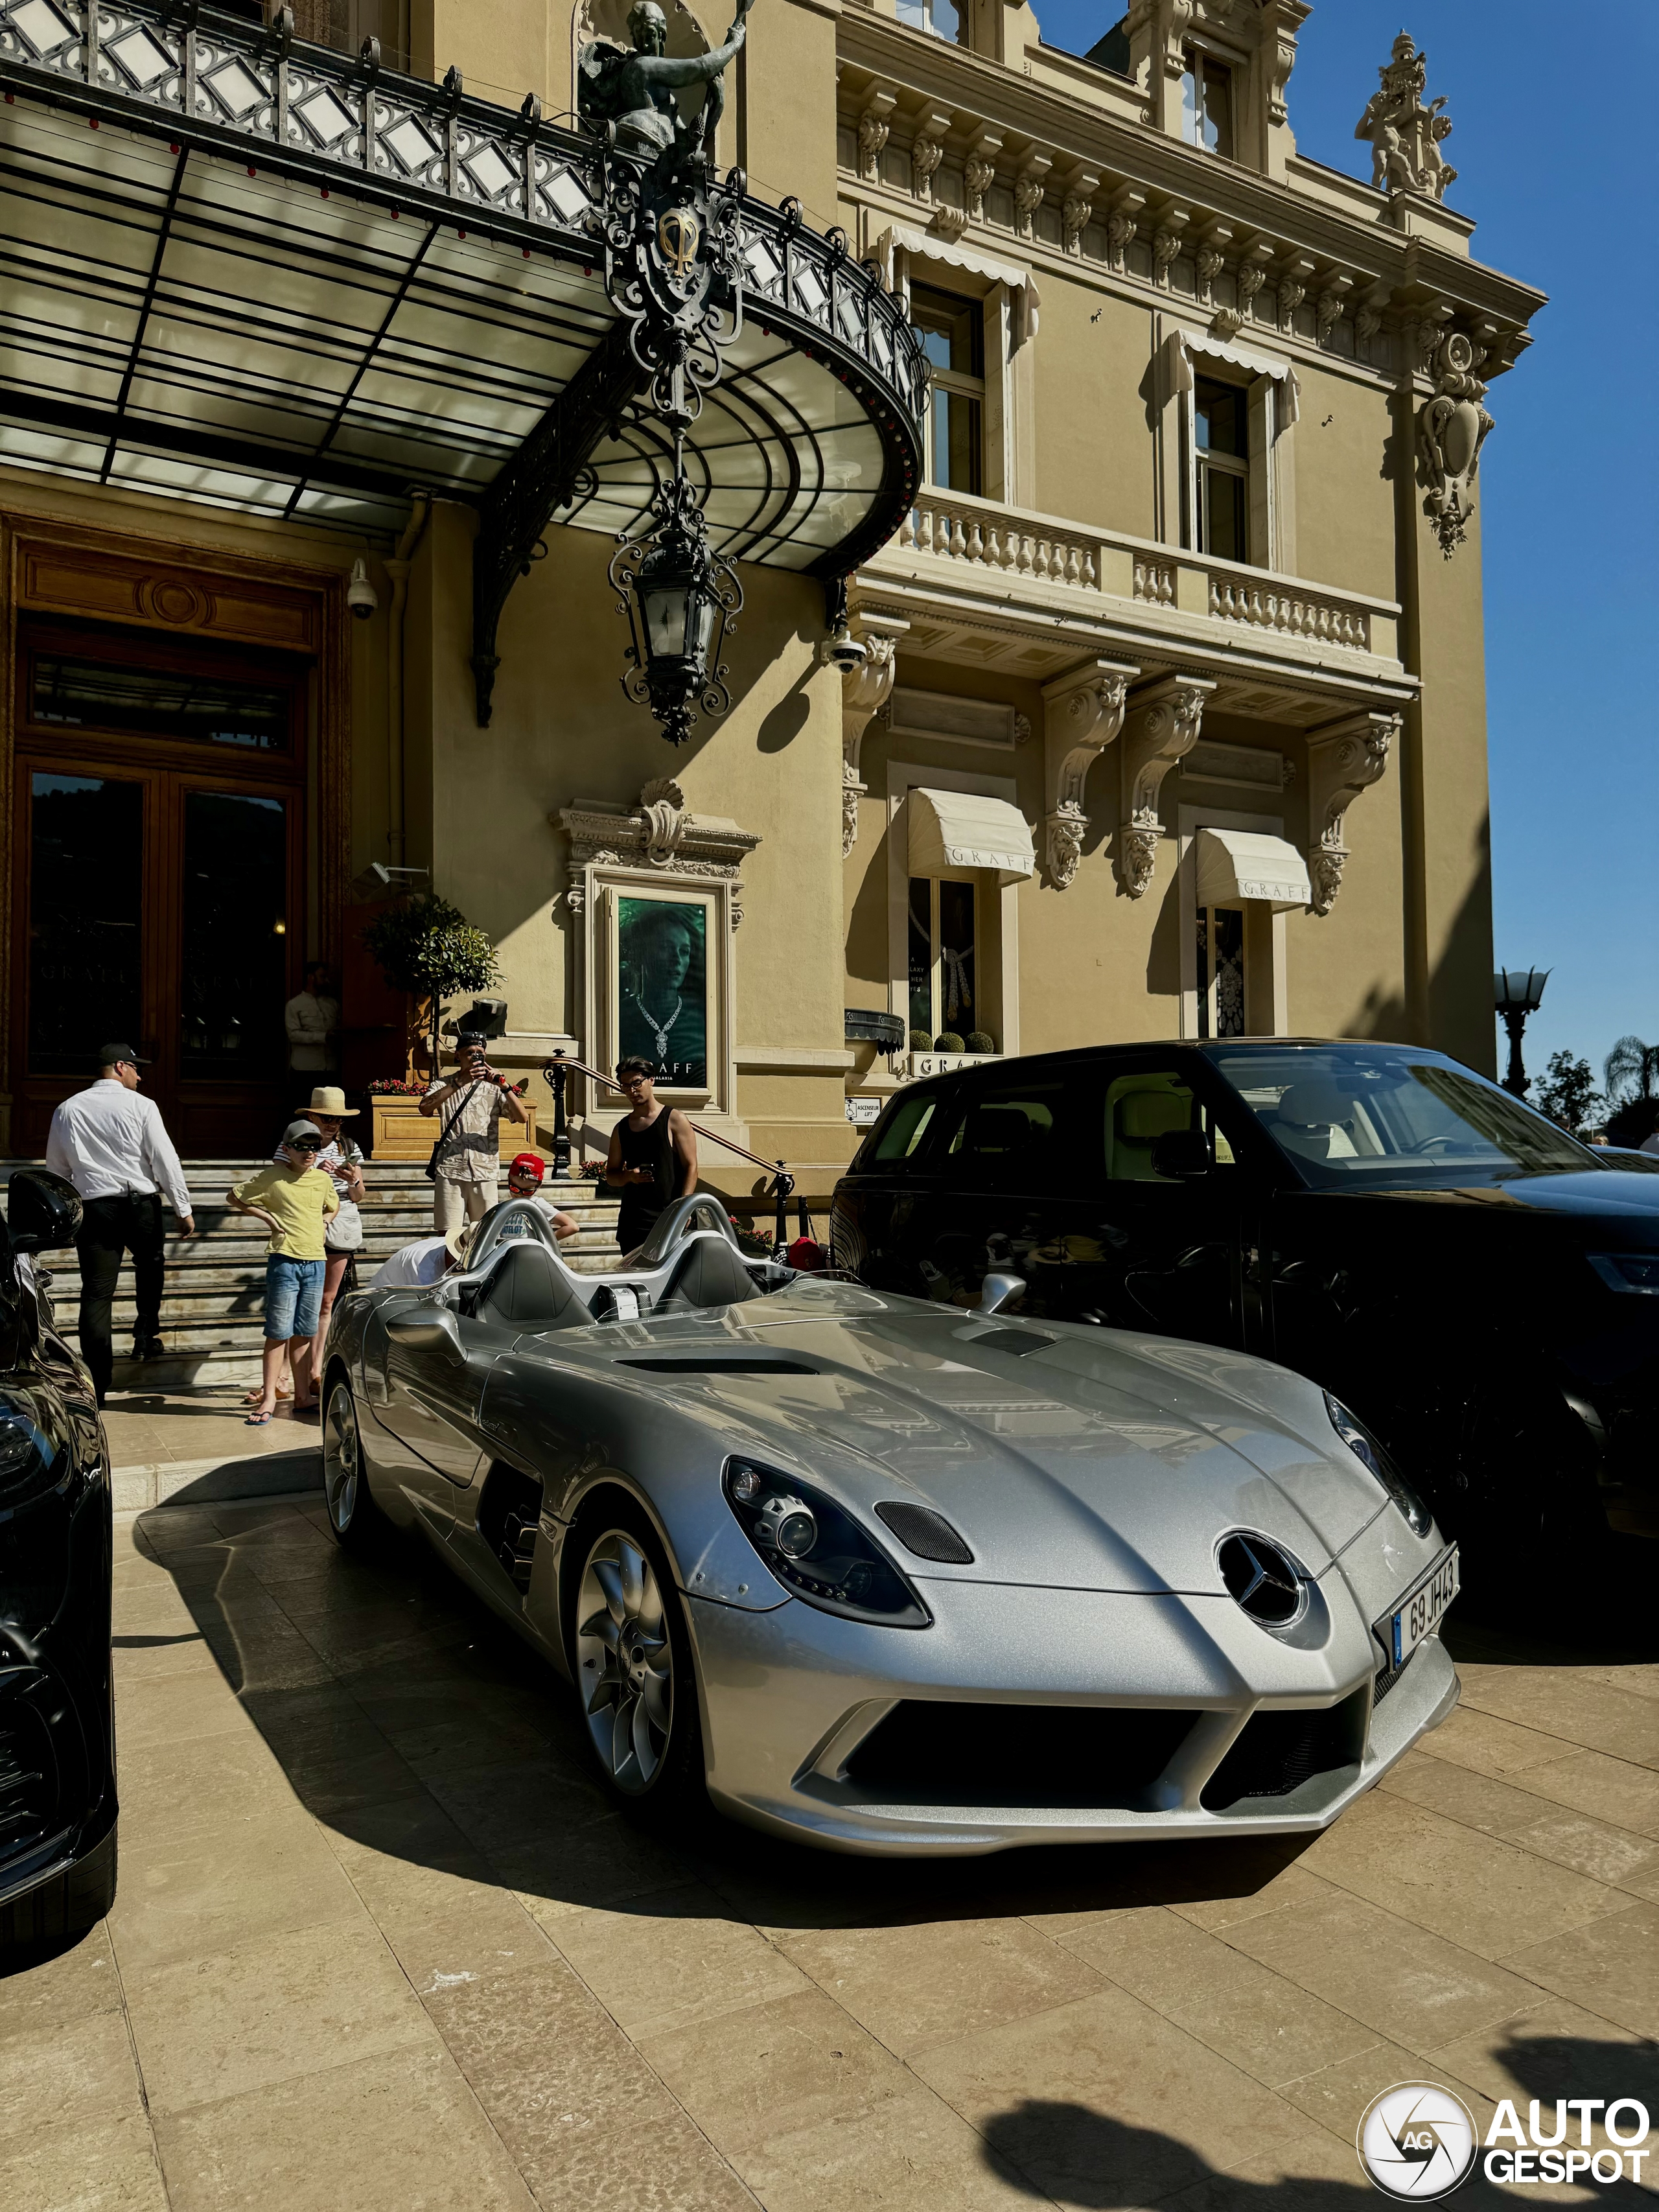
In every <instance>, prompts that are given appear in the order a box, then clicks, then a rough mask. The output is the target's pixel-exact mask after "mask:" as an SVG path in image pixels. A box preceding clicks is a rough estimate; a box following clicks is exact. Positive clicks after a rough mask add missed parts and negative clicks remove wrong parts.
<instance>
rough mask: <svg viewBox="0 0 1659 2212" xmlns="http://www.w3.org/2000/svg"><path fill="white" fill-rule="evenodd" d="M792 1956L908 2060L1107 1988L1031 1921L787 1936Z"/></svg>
mask: <svg viewBox="0 0 1659 2212" xmlns="http://www.w3.org/2000/svg"><path fill="white" fill-rule="evenodd" d="M777 1941H778V1943H779V1946H780V1948H781V1950H782V1951H783V1952H784V1954H785V1955H786V1956H787V1958H789V1959H791V1960H793V1962H794V1964H795V1965H796V1966H799V1967H800V1969H801V1970H802V1972H804V1973H806V1974H809V1975H810V1976H811V1978H812V1979H813V1981H815V1982H816V1983H817V1984H818V1986H819V1988H820V1989H822V1990H823V1991H824V1992H825V1994H826V1995H827V1996H832V1997H833V1998H834V1999H835V2000H836V2003H837V2004H839V2005H842V2006H844V2007H845V2008H846V2009H847V2010H848V2012H849V2013H850V2014H851V2015H852V2016H853V2018H854V2020H856V2021H858V2022H859V2024H860V2027H866V2028H868V2030H869V2031H870V2033H871V2034H872V2035H873V2036H874V2037H875V2038H876V2039H877V2040H878V2042H881V2043H884V2044H885V2045H886V2046H887V2048H888V2049H889V2050H890V2051H896V2052H897V2053H898V2055H899V2056H900V2057H910V2056H912V2055H913V2054H914V2053H915V2052H916V2051H925V2050H926V2049H927V2047H928V2045H930V2044H934V2043H940V2042H947V2041H954V2040H955V2039H957V2038H958V2037H961V2036H964V2035H971V2034H973V2033H975V2031H977V2030H978V2029H980V2028H984V2027H994V2026H996V2025H997V2024H999V2023H1001V2022H1006V2021H1014V2020H1021V2019H1024V2018H1025V2017H1027V2016H1028V2015H1031V2014H1034V2013H1042V2012H1048V2011H1050V2010H1052V2009H1053V2008H1054V2007H1055V2006H1057V2005H1065V2004H1070V2003H1072V2002H1073V2001H1074V2000H1075V1999H1077V1998H1079V1997H1086V1996H1093V1995H1094V1994H1095V1993H1096V1992H1097V1991H1098V1990H1099V1989H1100V1988H1101V1986H1102V1980H1101V1976H1100V1974H1099V1973H1098V1972H1097V1971H1096V1969H1095V1968H1094V1966H1092V1965H1091V1964H1090V1963H1088V1962H1087V1961H1086V1960H1085V1959H1084V1958H1081V1957H1079V1956H1078V1955H1077V1954H1075V1953H1074V1952H1072V1951H1067V1950H1066V1949H1065V1948H1063V1947H1062V1946H1061V1945H1060V1943H1057V1942H1054V1941H1053V1940H1051V1938H1049V1937H1048V1936H1045V1935H1041V1934H1039V1933H1038V1931H1037V1930H1036V1929H1035V1928H1033V1927H1032V1926H1031V1925H1030V1923H1029V1922H1027V1921H1024V1920H1018V1919H1012V1920H965V1921H964V1920H956V1919H951V1918H940V1919H938V1920H932V1921H920V1922H915V1923H909V1924H905V1925H900V1926H898V1927H896V1928H881V1927H878V1928H857V1929H830V1930H825V1931H823V1932H821V1933H817V1934H813V1933H805V1932H804V1933H800V1934H795V1935H788V1936H780V1937H779V1938H778V1939H777Z"/></svg>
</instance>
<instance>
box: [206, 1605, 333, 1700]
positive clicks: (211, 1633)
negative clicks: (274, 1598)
mask: <svg viewBox="0 0 1659 2212" xmlns="http://www.w3.org/2000/svg"><path fill="white" fill-rule="evenodd" d="M205 1635H206V1639H207V1643H208V1645H209V1648H210V1650H211V1652H212V1654H213V1656H214V1659H215V1661H216V1662H217V1664H218V1666H219V1667H220V1668H221V1670H222V1673H223V1674H224V1677H225V1680H227V1681H228V1683H229V1684H230V1685H231V1686H232V1687H233V1689H234V1690H236V1691H237V1692H239V1693H240V1694H244V1695H246V1694H248V1693H250V1692H254V1691H260V1690H263V1691H270V1690H304V1689H316V1688H320V1687H322V1686H325V1685H326V1684H328V1683H331V1682H332V1681H333V1680H335V1674H334V1669H333V1668H331V1666H330V1664H329V1662H328V1661H327V1660H326V1659H325V1658H324V1657H323V1656H322V1655H321V1654H320V1653H319V1651H318V1650H317V1649H316V1647H315V1646H314V1645H313V1644H310V1643H308V1642H307V1640H306V1638H304V1637H303V1636H301V1633H300V1632H299V1630H298V1629H297V1628H295V1627H294V1626H292V1625H291V1624H290V1623H289V1621H288V1620H283V1619H281V1618H280V1617H279V1618H278V1619H277V1620H275V1621H267V1620H264V1619H263V1618H261V1619H259V1620H257V1621H255V1622H253V1623H251V1624H246V1625H244V1623H242V1622H241V1621H240V1620H238V1619H237V1618H236V1617H235V1616H234V1615H232V1616H231V1617H230V1618H229V1619H228V1620H225V1621H223V1622H222V1623H220V1624H218V1625H217V1626H211V1627H209V1628H208V1629H207V1630H206V1631H205Z"/></svg>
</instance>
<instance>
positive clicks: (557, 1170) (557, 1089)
mask: <svg viewBox="0 0 1659 2212" xmlns="http://www.w3.org/2000/svg"><path fill="white" fill-rule="evenodd" d="M542 1073H543V1074H544V1076H545V1077H546V1078H547V1081H548V1086H549V1088H550V1090H551V1091H552V1093H553V1180H554V1182H568V1180H569V1176H570V1125H569V1123H568V1121H567V1119H566V1118H565V1109H564V1093H565V1085H566V1083H567V1081H568V1071H567V1070H566V1067H565V1065H564V1054H562V1052H561V1053H556V1054H554V1056H553V1058H552V1059H551V1060H549V1062H548V1064H547V1066H545V1067H544V1069H543V1070H542Z"/></svg>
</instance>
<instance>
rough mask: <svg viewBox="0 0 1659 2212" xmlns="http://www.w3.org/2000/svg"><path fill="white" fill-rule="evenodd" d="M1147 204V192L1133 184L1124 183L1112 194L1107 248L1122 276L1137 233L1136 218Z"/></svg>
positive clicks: (1112, 262)
mask: <svg viewBox="0 0 1659 2212" xmlns="http://www.w3.org/2000/svg"><path fill="white" fill-rule="evenodd" d="M1145 206H1146V193H1145V192H1138V191H1136V190H1135V188H1134V186H1133V185H1121V186H1120V187H1119V189H1118V190H1117V191H1115V192H1114V193H1113V194H1112V197H1111V199H1110V201H1109V204H1108V214H1107V216H1106V250H1107V252H1108V254H1109V257H1110V259H1111V264H1112V266H1113V268H1114V269H1115V270H1116V271H1117V273H1118V275H1119V276H1121V275H1122V274H1123V268H1124V256H1125V254H1126V253H1127V252H1128V250H1129V246H1130V244H1131V243H1132V241H1133V238H1134V234H1135V219H1136V217H1137V216H1139V213H1140V210H1142V208H1144V207H1145Z"/></svg>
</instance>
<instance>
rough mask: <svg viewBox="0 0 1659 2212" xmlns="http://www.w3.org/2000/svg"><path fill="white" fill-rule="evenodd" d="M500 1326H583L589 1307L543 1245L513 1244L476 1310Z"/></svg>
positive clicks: (486, 1319) (480, 1317)
mask: <svg viewBox="0 0 1659 2212" xmlns="http://www.w3.org/2000/svg"><path fill="white" fill-rule="evenodd" d="M473 1311H474V1314H475V1316H476V1318H477V1320H479V1321H482V1322H493V1323H494V1324H495V1327H496V1328H580V1327H581V1326H582V1324H583V1323H584V1322H586V1321H587V1320H589V1319H590V1317H591V1316H589V1314H588V1310H587V1308H586V1306H585V1305H584V1304H582V1302H581V1300H580V1298H579V1297H577V1295H576V1293H575V1292H574V1291H573V1290H572V1289H571V1287H570V1285H569V1284H568V1283H567V1282H564V1281H562V1279H561V1278H560V1275H559V1273H558V1270H557V1269H556V1267H555V1266H554V1264H553V1261H552V1257H551V1255H550V1254H549V1253H548V1252H547V1251H545V1250H544V1249H543V1247H542V1246H541V1245H539V1244H509V1245H508V1247H507V1251H506V1253H505V1255H503V1257H502V1259H501V1264H500V1265H499V1266H498V1267H497V1268H496V1269H495V1273H494V1274H493V1275H492V1276H491V1277H490V1279H489V1283H488V1284H487V1285H485V1288H484V1291H483V1296H482V1297H480V1298H479V1300H478V1303H477V1306H476V1307H475V1308H474V1309H473Z"/></svg>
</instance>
